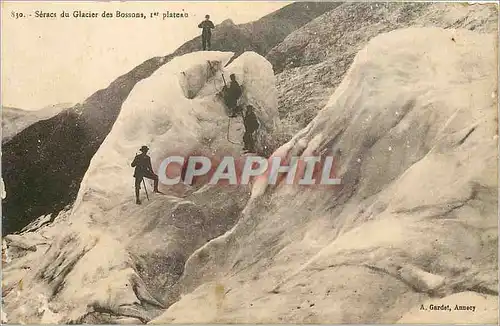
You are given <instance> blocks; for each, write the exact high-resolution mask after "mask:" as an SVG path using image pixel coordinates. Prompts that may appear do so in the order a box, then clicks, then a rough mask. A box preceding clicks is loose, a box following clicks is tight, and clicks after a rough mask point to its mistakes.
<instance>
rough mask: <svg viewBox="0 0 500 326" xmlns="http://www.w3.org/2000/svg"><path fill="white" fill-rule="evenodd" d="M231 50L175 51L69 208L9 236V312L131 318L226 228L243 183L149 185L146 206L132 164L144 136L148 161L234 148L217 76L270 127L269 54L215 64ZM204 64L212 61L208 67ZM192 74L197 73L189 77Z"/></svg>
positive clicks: (116, 129)
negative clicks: (234, 85) (233, 82)
mask: <svg viewBox="0 0 500 326" xmlns="http://www.w3.org/2000/svg"><path fill="white" fill-rule="evenodd" d="M232 56H233V53H227V52H215V51H211V52H197V53H192V54H188V55H185V56H181V57H177V58H175V59H173V60H172V61H170V62H169V63H167V64H165V65H164V66H163V67H161V68H160V69H158V70H157V71H156V72H155V73H154V74H153V75H152V76H151V77H149V78H147V79H145V80H143V81H142V82H140V83H138V84H137V85H136V87H135V88H134V89H133V91H132V92H131V94H130V96H129V97H128V99H127V100H126V101H125V103H124V104H123V107H122V110H121V112H120V114H119V116H118V118H117V120H116V122H115V124H114V126H113V129H112V130H111V132H110V133H109V135H108V136H107V137H106V139H105V140H104V142H103V143H102V145H101V147H100V148H99V150H98V151H97V153H96V155H95V156H94V157H93V158H92V161H91V163H90V167H89V169H88V170H87V173H86V174H85V176H84V178H83V181H82V183H81V185H80V190H79V193H78V197H77V199H76V201H75V204H74V205H73V208H72V210H71V211H67V212H64V213H62V214H60V216H58V217H57V218H56V221H55V222H54V223H53V224H51V225H49V226H46V227H43V228H41V229H38V230H37V231H35V232H26V233H24V234H23V235H21V236H9V237H7V238H6V241H7V244H9V245H10V247H11V249H10V250H9V251H10V252H15V250H12V248H17V249H18V250H17V251H20V252H21V254H17V256H18V257H16V258H18V259H14V260H13V262H12V263H10V264H7V266H6V267H5V269H4V275H5V282H6V283H5V284H4V288H5V289H7V290H8V294H7V297H6V298H5V301H6V305H5V311H6V312H7V314H8V318H9V320H14V321H16V322H24V323H33V322H35V323H38V322H53V323H67V322H71V321H73V322H90V323H92V322H120V320H121V319H123V318H135V319H133V320H135V321H136V322H139V323H140V322H147V321H149V320H151V319H152V318H153V317H154V316H157V315H158V314H160V313H161V311H162V309H164V308H165V307H166V306H168V304H169V303H171V302H173V301H175V300H177V296H176V295H175V294H173V293H171V292H167V290H168V289H169V284H174V283H175V281H176V280H177V279H178V277H179V276H180V274H181V273H182V271H183V265H184V262H185V260H186V259H187V257H189V255H190V254H191V253H192V252H193V251H194V250H195V249H196V248H199V247H200V246H201V245H202V244H203V243H205V242H206V241H207V240H209V239H212V238H214V237H217V236H218V235H220V234H222V233H223V232H225V231H226V230H227V229H229V228H230V227H232V225H234V223H235V222H236V220H237V218H238V217H239V212H240V211H241V210H242V209H243V207H244V204H245V202H246V200H247V198H248V189H246V187H244V186H242V187H239V188H236V189H233V188H230V187H227V188H222V189H221V188H219V187H215V188H210V187H208V188H207V187H205V188H201V189H199V186H196V187H193V189H184V188H185V187H184V186H182V185H179V186H178V187H170V188H162V187H160V190H164V192H166V195H153V194H152V193H151V190H152V187H151V185H148V188H149V189H148V190H149V196H150V197H151V201H148V200H146V199H145V198H144V197H145V196H144V193H143V192H142V190H141V196H142V197H143V201H144V205H142V206H137V205H135V200H134V189H133V178H132V174H133V168H131V167H130V162H131V161H132V159H133V157H134V155H135V153H136V151H137V150H138V149H139V148H140V146H142V145H144V144H147V145H148V146H149V147H150V148H151V152H150V155H151V158H152V162H153V167H154V169H155V170H157V169H158V166H159V164H160V162H161V161H162V160H163V159H164V158H165V157H167V156H168V155H173V154H175V155H179V154H185V155H189V154H191V153H192V152H203V153H206V154H212V155H218V154H221V155H222V154H234V155H237V154H238V153H239V151H240V146H238V145H234V144H231V143H230V142H228V141H227V140H226V128H227V121H228V118H227V115H226V113H225V106H224V105H223V103H222V102H221V100H220V98H219V97H218V96H217V92H218V91H220V89H221V88H222V85H223V80H222V73H224V75H225V76H226V78H227V76H228V75H229V74H230V73H235V74H236V77H237V80H238V81H240V82H241V83H242V85H243V87H244V97H243V99H242V104H243V105H252V106H253V107H255V108H256V109H257V110H256V112H257V115H258V117H259V118H260V119H261V120H262V121H263V125H265V126H269V128H272V126H273V121H274V120H275V118H276V117H277V107H276V102H277V101H276V91H275V88H274V84H275V81H274V73H273V70H272V67H271V65H270V63H269V62H267V61H266V60H265V59H264V58H263V57H261V56H260V55H258V54H256V53H253V52H247V53H243V54H242V55H241V56H240V57H238V59H236V60H234V61H233V63H232V64H231V65H229V66H228V67H226V68H224V69H223V70H221V69H222V68H221V67H223V66H224V65H225V64H226V63H227V62H228V61H229V60H230V59H231V58H232ZM209 62H210V66H211V67H219V70H215V71H213V72H212V71H210V69H209ZM190 75H196V76H197V78H196V80H197V82H194V83H191V82H189V81H186V78H188V76H190ZM189 93H193V94H194V93H195V94H196V96H195V97H194V98H192V99H190V98H188V97H186V94H189ZM260 112H265V115H260ZM235 124H236V125H238V124H239V125H240V127H241V123H239V122H235ZM265 130H268V129H266V128H264V131H263V132H264V133H265V132H266V131H265ZM269 130H271V129H269ZM158 173H159V172H158ZM181 195H182V197H181ZM230 195H234V197H233V196H230ZM231 197H233V198H231ZM56 230H58V231H56ZM47 239H50V240H47ZM28 248H31V249H32V250H27V249H28ZM21 249H24V252H23V250H21ZM33 249H34V250H33ZM26 265H28V266H29V268H26ZM20 279H22V280H23V281H22V282H23V284H24V286H23V288H22V289H21V290H20V289H19V285H18V283H17V282H18V281H19V280H20ZM16 291H19V293H17V292H16ZM32 307H40V309H39V311H38V312H37V310H36V309H33V308H32ZM44 307H45V308H44Z"/></svg>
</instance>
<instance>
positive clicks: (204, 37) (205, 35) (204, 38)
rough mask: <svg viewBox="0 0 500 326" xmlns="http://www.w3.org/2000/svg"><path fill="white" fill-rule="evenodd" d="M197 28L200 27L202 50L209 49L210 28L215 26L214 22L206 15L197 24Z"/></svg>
mask: <svg viewBox="0 0 500 326" xmlns="http://www.w3.org/2000/svg"><path fill="white" fill-rule="evenodd" d="M198 28H202V29H203V30H202V32H201V45H202V47H203V51H205V50H207V49H208V50H209V51H210V47H211V43H210V41H211V38H212V29H214V28H215V26H214V23H212V21H211V20H210V16H209V15H206V16H205V20H204V21H202V22H201V23H200V24H198Z"/></svg>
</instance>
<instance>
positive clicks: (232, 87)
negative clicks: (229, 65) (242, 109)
mask: <svg viewBox="0 0 500 326" xmlns="http://www.w3.org/2000/svg"><path fill="white" fill-rule="evenodd" d="M229 78H231V83H230V84H229V87H227V85H224V87H223V88H222V93H223V95H224V101H225V102H226V106H227V108H228V111H229V116H230V117H236V115H237V114H238V99H239V98H240V96H241V94H242V93H243V92H242V90H241V86H240V84H238V82H237V81H236V76H235V75H234V74H231V75H230V76H229Z"/></svg>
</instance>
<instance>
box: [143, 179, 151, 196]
mask: <svg viewBox="0 0 500 326" xmlns="http://www.w3.org/2000/svg"><path fill="white" fill-rule="evenodd" d="M142 184H143V185H144V191H145V192H146V197H147V198H148V201H149V195H148V189H147V188H146V181H144V177H142Z"/></svg>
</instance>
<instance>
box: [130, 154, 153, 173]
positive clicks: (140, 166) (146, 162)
mask: <svg viewBox="0 0 500 326" xmlns="http://www.w3.org/2000/svg"><path fill="white" fill-rule="evenodd" d="M130 165H131V166H132V167H135V171H134V177H135V178H142V177H143V176H145V175H147V174H149V173H151V172H153V167H152V165H151V158H150V157H149V156H148V155H147V154H138V155H136V156H135V158H134V161H133V162H132V164H130Z"/></svg>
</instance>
